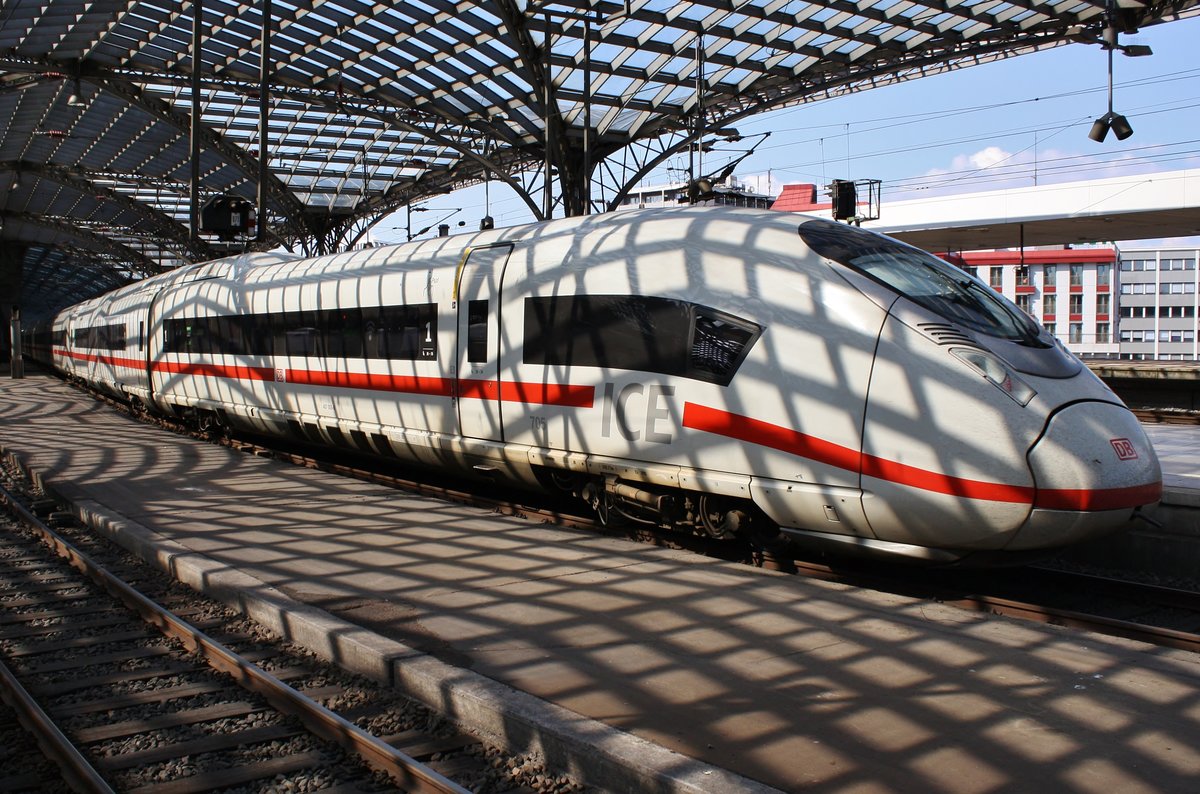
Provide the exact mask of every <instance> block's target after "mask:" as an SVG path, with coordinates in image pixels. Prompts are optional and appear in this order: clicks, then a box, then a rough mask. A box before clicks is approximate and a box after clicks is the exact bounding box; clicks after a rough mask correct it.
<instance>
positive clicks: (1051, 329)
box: [1042, 323, 1058, 336]
mask: <svg viewBox="0 0 1200 794" xmlns="http://www.w3.org/2000/svg"><path fill="white" fill-rule="evenodd" d="M1042 328H1044V329H1045V330H1046V332H1047V333H1049V334H1050V336H1055V335H1057V334H1058V327H1057V326H1056V325H1055V324H1054V323H1042Z"/></svg>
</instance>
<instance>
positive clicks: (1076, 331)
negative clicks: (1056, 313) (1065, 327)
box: [1067, 323, 1083, 345]
mask: <svg viewBox="0 0 1200 794" xmlns="http://www.w3.org/2000/svg"><path fill="white" fill-rule="evenodd" d="M1067 341H1068V342H1070V343H1071V344H1073V345H1077V344H1079V343H1080V342H1082V341H1083V323H1071V328H1070V336H1069V337H1068V339H1067Z"/></svg>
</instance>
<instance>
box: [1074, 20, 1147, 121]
mask: <svg viewBox="0 0 1200 794" xmlns="http://www.w3.org/2000/svg"><path fill="white" fill-rule="evenodd" d="M1123 21H1125V20H1123V18H1122V17H1121V16H1120V14H1119V12H1118V9H1116V8H1115V7H1114V6H1113V5H1111V4H1110V5H1109V8H1108V24H1107V25H1106V26H1105V28H1104V34H1103V36H1102V38H1101V39H1100V41H1099V42H1098V43H1099V44H1100V46H1101V47H1103V48H1104V50H1105V51H1106V52H1107V53H1108V112H1107V113H1105V114H1104V115H1103V116H1101V117H1100V118H1098V119H1096V120H1095V121H1093V122H1092V129H1091V130H1089V131H1088V137H1089V138H1091V139H1092V140H1093V141H1095V142H1096V143H1103V142H1104V139H1105V138H1106V137H1108V131H1109V130H1112V132H1113V134H1114V135H1116V136H1117V140H1118V141H1123V140H1125V139H1126V138H1128V137H1129V136H1130V135H1133V127H1132V126H1131V125H1130V124H1129V119H1127V118H1125V117H1124V116H1122V115H1121V114H1120V113H1117V112H1115V111H1114V110H1113V52H1115V51H1116V50H1120V51H1121V52H1123V53H1124V54H1125V55H1128V56H1129V57H1131V58H1138V57H1141V56H1144V55H1153V51H1152V50H1151V49H1150V48H1149V47H1148V46H1146V45H1144V44H1129V45H1122V44H1121V43H1120V41H1119V40H1118V37H1119V36H1120V33H1121V31H1122V30H1124V31H1125V32H1126V33H1129V32H1132V29H1131V28H1130V27H1129V26H1128V25H1122V26H1121V27H1118V25H1119V24H1120V23H1122V22H1123ZM1134 29H1136V28H1134Z"/></svg>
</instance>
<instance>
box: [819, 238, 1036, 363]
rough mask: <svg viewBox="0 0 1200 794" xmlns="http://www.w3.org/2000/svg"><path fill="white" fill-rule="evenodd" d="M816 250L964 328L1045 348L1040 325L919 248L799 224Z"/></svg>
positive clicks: (980, 285) (984, 286) (974, 281)
mask: <svg viewBox="0 0 1200 794" xmlns="http://www.w3.org/2000/svg"><path fill="white" fill-rule="evenodd" d="M800 237H801V238H802V239H803V240H804V242H805V243H807V244H808V247H809V248H811V249H812V250H813V252H814V253H816V254H819V255H820V256H823V257H826V258H827V259H832V260H833V261H835V262H837V263H838V264H840V265H845V266H846V267H849V268H852V269H854V270H857V271H858V272H860V273H863V274H864V275H866V276H868V277H870V278H872V279H874V280H875V281H878V282H880V283H882V284H884V285H886V286H888V287H890V288H891V289H893V290H895V291H896V292H898V293H900V294H901V295H903V296H905V297H907V298H909V299H910V300H912V301H913V302H914V303H916V304H918V305H920V306H923V307H925V308H926V309H928V310H930V311H932V312H934V313H936V314H938V315H940V316H942V317H944V318H946V319H947V320H950V321H951V322H954V323H957V324H959V325H961V326H963V327H965V328H969V329H971V330H973V331H979V332H980V333H984V334H987V335H988V336H993V337H998V338H1000V339H1009V340H1012V341H1014V342H1020V343H1022V344H1027V345H1036V346H1043V345H1044V343H1043V342H1041V341H1039V339H1038V336H1039V334H1040V331H1041V329H1040V328H1039V327H1038V325H1037V323H1036V322H1034V320H1033V318H1032V317H1030V316H1029V315H1027V314H1025V313H1024V312H1022V311H1021V310H1020V309H1018V308H1017V307H1016V306H1014V305H1013V304H1012V303H1010V302H1009V301H1007V300H1005V299H1004V298H1003V297H1001V296H1000V295H997V294H996V292H995V290H993V289H992V288H991V287H988V286H987V285H986V284H984V283H983V282H981V281H979V279H977V278H975V277H974V276H971V275H969V274H967V273H965V272H964V271H962V270H960V269H958V268H957V267H955V266H954V265H951V264H950V263H948V262H944V261H942V260H941V259H938V258H937V257H936V256H934V255H933V254H930V253H926V252H925V251H922V250H920V249H919V248H914V247H912V246H910V245H905V244H904V243H901V242H898V241H896V240H891V239H889V238H887V237H884V236H882V235H879V234H875V233H873V232H867V231H863V230H862V229H858V228H855V227H853V226H846V225H843V224H840V223H834V222H832V221H823V220H813V221H807V222H805V223H803V224H801V225H800Z"/></svg>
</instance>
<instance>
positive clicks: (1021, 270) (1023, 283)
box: [1017, 265, 1029, 287]
mask: <svg viewBox="0 0 1200 794" xmlns="http://www.w3.org/2000/svg"><path fill="white" fill-rule="evenodd" d="M1017 286H1018V287H1028V286H1029V268H1028V267H1026V266H1025V265H1020V266H1018V267H1017Z"/></svg>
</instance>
